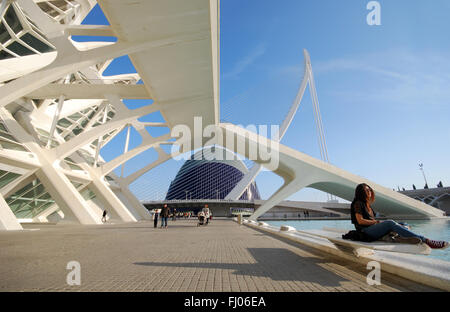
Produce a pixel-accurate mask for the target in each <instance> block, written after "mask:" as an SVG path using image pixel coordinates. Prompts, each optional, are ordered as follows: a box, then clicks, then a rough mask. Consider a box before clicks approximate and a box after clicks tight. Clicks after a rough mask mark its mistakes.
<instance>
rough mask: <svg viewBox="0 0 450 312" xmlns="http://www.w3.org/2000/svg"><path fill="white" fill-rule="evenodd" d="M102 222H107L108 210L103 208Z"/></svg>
mask: <svg viewBox="0 0 450 312" xmlns="http://www.w3.org/2000/svg"><path fill="white" fill-rule="evenodd" d="M102 222H103V223H105V222H106V210H103V214H102Z"/></svg>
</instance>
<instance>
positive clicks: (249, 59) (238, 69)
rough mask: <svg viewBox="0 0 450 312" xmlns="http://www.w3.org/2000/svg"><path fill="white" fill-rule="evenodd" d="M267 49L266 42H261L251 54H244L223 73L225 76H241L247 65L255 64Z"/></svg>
mask: <svg viewBox="0 0 450 312" xmlns="http://www.w3.org/2000/svg"><path fill="white" fill-rule="evenodd" d="M266 49H267V45H266V44H265V43H261V44H259V45H257V46H256V47H255V49H253V50H252V51H251V52H250V53H249V54H247V55H246V56H244V57H243V58H242V59H241V60H239V61H238V62H237V63H236V64H235V66H234V67H233V68H232V69H231V70H230V71H229V72H227V73H225V74H223V76H222V77H223V78H236V77H237V76H239V75H240V74H241V73H242V72H243V71H244V70H245V69H246V68H247V67H249V66H250V65H251V64H253V63H254V62H255V61H256V60H257V59H258V58H259V57H261V56H262V55H263V54H264V53H265V52H266Z"/></svg>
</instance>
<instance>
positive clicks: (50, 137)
mask: <svg viewBox="0 0 450 312" xmlns="http://www.w3.org/2000/svg"><path fill="white" fill-rule="evenodd" d="M63 104H64V95H61V96H60V97H59V101H58V105H57V107H56V110H55V115H54V116H53V120H52V127H51V128H50V134H49V135H48V142H47V148H50V147H51V145H52V139H53V134H54V132H55V129H56V123H57V122H58V120H59V115H60V114H61V110H62V107H63Z"/></svg>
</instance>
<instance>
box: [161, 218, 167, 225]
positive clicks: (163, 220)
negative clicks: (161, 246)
mask: <svg viewBox="0 0 450 312" xmlns="http://www.w3.org/2000/svg"><path fill="white" fill-rule="evenodd" d="M163 226H167V217H161V227H163Z"/></svg>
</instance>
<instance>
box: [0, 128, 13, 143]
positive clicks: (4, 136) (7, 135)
mask: <svg viewBox="0 0 450 312" xmlns="http://www.w3.org/2000/svg"><path fill="white" fill-rule="evenodd" d="M0 136H1V137H2V138H5V139H8V140H11V141H14V142H16V139H15V138H14V137H13V136H12V135H10V134H8V133H5V132H2V131H0Z"/></svg>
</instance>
